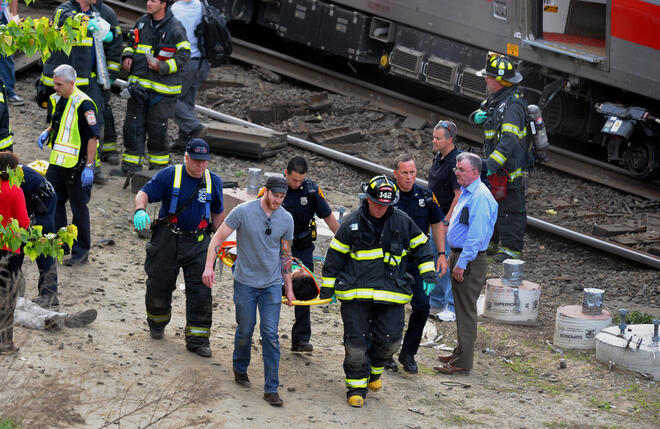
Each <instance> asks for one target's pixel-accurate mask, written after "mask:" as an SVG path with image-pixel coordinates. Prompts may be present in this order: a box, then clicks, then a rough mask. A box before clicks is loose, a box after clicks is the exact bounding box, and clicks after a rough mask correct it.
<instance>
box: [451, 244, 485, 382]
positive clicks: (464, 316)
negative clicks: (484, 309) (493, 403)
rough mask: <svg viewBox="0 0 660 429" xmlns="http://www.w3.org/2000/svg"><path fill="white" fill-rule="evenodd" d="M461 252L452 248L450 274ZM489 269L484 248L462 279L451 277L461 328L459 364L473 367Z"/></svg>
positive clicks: (455, 359) (456, 358) (456, 363)
mask: <svg viewBox="0 0 660 429" xmlns="http://www.w3.org/2000/svg"><path fill="white" fill-rule="evenodd" d="M459 256H460V252H459V253H454V252H452V253H451V254H450V255H449V270H450V271H449V272H450V274H451V273H452V272H453V270H454V267H455V266H456V262H458V257H459ZM487 271H488V261H487V259H486V253H485V252H482V253H479V254H478V255H477V257H476V258H475V259H474V260H473V261H470V262H469V263H468V265H467V267H466V268H465V272H464V273H463V281H462V282H457V281H456V280H455V279H454V278H453V276H452V279H451V290H452V294H453V295H454V306H455V307H456V328H457V331H458V345H457V346H456V348H455V349H454V351H453V352H452V356H453V357H452V360H451V364H452V365H454V366H456V367H459V368H466V369H472V361H473V357H474V343H475V341H476V340H477V299H478V298H479V293H481V288H482V287H483V285H484V282H485V281H486V273H487Z"/></svg>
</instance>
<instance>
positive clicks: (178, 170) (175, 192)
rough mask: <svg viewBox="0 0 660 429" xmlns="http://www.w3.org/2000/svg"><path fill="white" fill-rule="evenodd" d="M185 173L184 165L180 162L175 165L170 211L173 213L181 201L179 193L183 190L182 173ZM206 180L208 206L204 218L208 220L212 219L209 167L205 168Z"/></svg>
mask: <svg viewBox="0 0 660 429" xmlns="http://www.w3.org/2000/svg"><path fill="white" fill-rule="evenodd" d="M182 174H183V165H182V164H178V165H175V166H174V183H173V184H172V200H171V201H170V210H169V213H170V214H171V215H173V214H174V213H176V206H177V204H178V203H179V193H180V192H181V175H182ZM204 182H205V183H206V207H205V209H204V219H206V221H207V222H210V220H211V199H212V198H213V197H212V194H211V191H212V187H211V172H210V171H209V169H208V168H207V169H206V170H204Z"/></svg>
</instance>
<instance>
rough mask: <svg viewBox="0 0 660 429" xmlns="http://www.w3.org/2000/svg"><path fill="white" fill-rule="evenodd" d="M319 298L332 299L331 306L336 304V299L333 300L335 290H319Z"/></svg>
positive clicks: (325, 288) (323, 288) (324, 288)
mask: <svg viewBox="0 0 660 429" xmlns="http://www.w3.org/2000/svg"><path fill="white" fill-rule="evenodd" d="M319 298H321V299H328V298H332V303H333V304H334V303H336V302H337V298H335V290H334V289H330V288H327V287H322V288H321V293H320V294H319Z"/></svg>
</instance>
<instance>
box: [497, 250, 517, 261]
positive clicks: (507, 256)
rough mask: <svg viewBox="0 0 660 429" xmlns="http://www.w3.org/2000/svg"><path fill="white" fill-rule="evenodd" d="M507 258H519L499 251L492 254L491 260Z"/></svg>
mask: <svg viewBox="0 0 660 429" xmlns="http://www.w3.org/2000/svg"><path fill="white" fill-rule="evenodd" d="M507 259H520V258H515V257H513V256H511V255H507V254H506V253H503V252H499V253H497V254H496V255H495V256H493V261H495V262H504V261H506V260H507Z"/></svg>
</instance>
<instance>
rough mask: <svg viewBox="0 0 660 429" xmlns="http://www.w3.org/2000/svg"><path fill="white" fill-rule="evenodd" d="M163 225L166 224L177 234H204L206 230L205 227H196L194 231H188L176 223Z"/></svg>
mask: <svg viewBox="0 0 660 429" xmlns="http://www.w3.org/2000/svg"><path fill="white" fill-rule="evenodd" d="M163 226H165V227H166V228H167V229H169V230H170V231H171V232H172V234H177V235H199V234H203V233H205V232H206V231H205V230H203V229H196V230H194V231H187V230H185V229H181V228H179V227H178V226H177V225H176V224H174V223H169V224H167V225H163Z"/></svg>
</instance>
